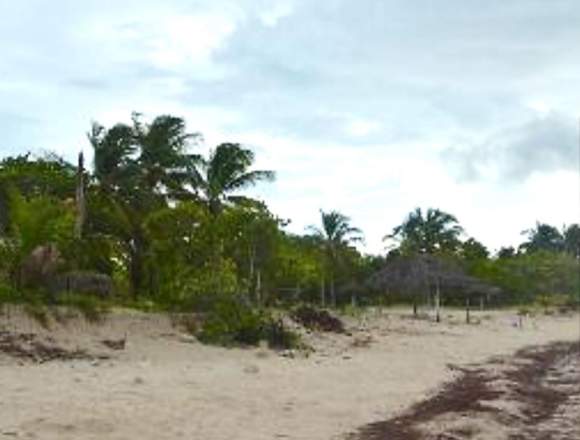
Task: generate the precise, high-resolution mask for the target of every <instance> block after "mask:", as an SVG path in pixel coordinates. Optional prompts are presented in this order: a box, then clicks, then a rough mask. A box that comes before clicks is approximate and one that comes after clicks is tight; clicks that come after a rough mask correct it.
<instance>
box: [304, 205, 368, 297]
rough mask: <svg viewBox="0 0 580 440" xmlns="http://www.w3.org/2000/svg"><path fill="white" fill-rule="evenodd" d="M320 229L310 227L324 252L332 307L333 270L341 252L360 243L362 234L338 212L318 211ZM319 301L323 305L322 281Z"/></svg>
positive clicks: (333, 292) (333, 295) (333, 294)
mask: <svg viewBox="0 0 580 440" xmlns="http://www.w3.org/2000/svg"><path fill="white" fill-rule="evenodd" d="M320 218H321V223H322V227H321V228H319V227H317V226H310V227H309V228H308V229H310V230H311V231H312V233H313V235H314V236H315V237H316V238H317V239H318V240H319V241H320V243H321V245H322V248H323V250H324V256H325V259H326V264H327V272H328V277H329V284H330V299H331V303H332V305H333V306H335V305H336V292H335V286H334V281H335V270H336V266H337V265H338V264H339V262H340V256H341V253H342V251H343V250H344V249H345V248H347V247H348V246H349V245H351V244H353V243H354V242H357V241H362V240H363V237H362V232H361V230H360V229H358V228H355V227H353V226H351V225H350V218H348V217H347V216H345V215H343V214H341V213H340V212H338V211H330V212H324V211H322V210H321V211H320ZM321 301H322V304H323V305H324V303H325V289H324V279H323V280H322V287H321Z"/></svg>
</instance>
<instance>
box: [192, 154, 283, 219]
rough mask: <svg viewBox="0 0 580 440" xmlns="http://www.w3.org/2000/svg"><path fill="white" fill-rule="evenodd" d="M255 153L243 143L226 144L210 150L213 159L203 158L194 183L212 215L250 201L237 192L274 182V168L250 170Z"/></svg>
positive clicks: (210, 157) (194, 177)
mask: <svg viewBox="0 0 580 440" xmlns="http://www.w3.org/2000/svg"><path fill="white" fill-rule="evenodd" d="M253 163H254V153H253V152H252V151H251V150H248V149H245V148H242V147H241V146H240V144H232V143H224V144H220V145H218V146H217V148H216V149H215V150H214V151H212V152H211V153H210V156H209V159H207V160H206V159H200V160H199V165H200V166H199V170H198V171H197V172H196V173H195V175H194V176H193V182H192V184H193V185H194V186H195V187H197V188H199V190H200V191H201V197H202V199H203V200H204V202H205V203H206V204H207V207H208V209H209V211H210V213H211V214H212V215H214V216H215V215H218V214H219V213H220V212H221V211H222V209H223V207H224V205H227V204H230V203H233V204H236V203H240V202H244V201H248V200H250V199H248V198H247V197H244V196H240V195H239V194H238V195H236V192H237V191H239V190H241V189H244V188H248V187H250V186H254V185H255V184H256V183H258V182H260V181H272V180H274V178H275V174H274V172H273V171H264V170H250V167H251V166H252V164H253Z"/></svg>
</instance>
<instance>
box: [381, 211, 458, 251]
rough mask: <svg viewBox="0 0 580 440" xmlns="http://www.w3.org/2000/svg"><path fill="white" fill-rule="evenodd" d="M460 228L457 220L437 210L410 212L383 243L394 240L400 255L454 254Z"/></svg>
mask: <svg viewBox="0 0 580 440" xmlns="http://www.w3.org/2000/svg"><path fill="white" fill-rule="evenodd" d="M462 233H463V228H462V227H461V226H460V225H459V223H458V221H457V218H456V217H455V216H453V215H451V214H448V213H446V212H443V211H441V210H439V209H432V208H429V209H428V210H427V212H426V213H425V214H423V211H422V210H421V208H417V209H415V211H413V212H411V213H410V214H409V215H408V216H407V218H406V219H405V221H404V222H403V223H402V224H400V225H399V226H397V227H395V228H394V229H393V232H392V233H391V234H390V235H387V236H385V238H384V239H385V240H394V241H395V242H396V243H397V244H398V247H399V251H400V253H402V254H406V255H410V254H417V253H425V254H434V253H454V252H455V251H456V250H457V249H458V248H459V246H460V240H459V237H460V236H461V234H462Z"/></svg>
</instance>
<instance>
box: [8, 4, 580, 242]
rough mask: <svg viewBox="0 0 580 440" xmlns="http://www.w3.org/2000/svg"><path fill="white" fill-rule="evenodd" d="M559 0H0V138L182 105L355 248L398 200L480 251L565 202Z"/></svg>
mask: <svg viewBox="0 0 580 440" xmlns="http://www.w3.org/2000/svg"><path fill="white" fill-rule="evenodd" d="M578 23H580V3H579V2H578V1H577V0H550V1H547V0H511V1H505V0H487V1H485V2H483V1H479V0H445V1H436V0H431V1H427V0H414V1H408V0H361V1H359V2H353V1H346V0H324V1H316V2H315V1H312V0H280V1H276V0H270V1H265V0H236V1H228V0H207V1H192V0H165V1H163V2H160V1H158V0H155V1H152V0H139V1H136V0H124V1H123V2H118V1H115V2H113V1H108V0H99V1H95V0H83V1H82V2H79V1H74V0H52V1H48V0H27V1H21V2H15V1H11V2H9V1H4V0H2V1H0V132H1V133H2V139H1V140H0V156H5V155H9V154H18V153H24V152H26V151H33V152H36V153H40V152H43V151H55V152H57V153H59V154H61V155H63V156H64V157H66V158H67V159H70V160H74V157H75V156H76V154H77V153H78V152H79V151H80V150H84V151H85V153H86V154H87V155H88V156H89V157H90V146H89V144H88V141H87V139H86V133H87V131H88V130H89V128H90V125H91V122H92V121H98V122H99V123H101V124H103V125H105V126H111V125H112V124H115V123H117V122H127V121H129V119H130V115H131V112H133V111H138V112H141V113H143V115H144V118H145V119H152V118H153V117H155V116H157V115H161V114H172V115H175V116H182V117H184V118H185V119H186V121H187V124H188V129H190V130H191V131H192V132H201V133H203V135H204V139H205V145H204V146H203V147H198V148H200V149H202V150H203V149H206V150H207V149H208V148H211V147H213V146H215V145H217V144H219V143H220V142H226V141H230V142H240V143H243V144H245V145H247V146H249V147H251V148H252V149H254V151H255V152H256V157H257V162H256V166H257V167H258V168H262V169H273V170H275V171H276V172H277V180H276V182H275V183H273V184H265V185H260V186H259V187H257V188H255V189H252V190H251V191H250V192H251V194H252V195H254V196H255V197H258V198H261V199H264V200H265V201H266V202H267V203H268V205H269V206H270V207H271V210H272V211H273V212H274V213H276V214H277V215H279V216H280V217H282V218H286V219H290V220H291V224H290V225H289V229H290V230H291V231H293V232H298V233H300V232H304V228H305V227H306V226H307V225H311V224H316V223H317V222H319V217H320V209H323V210H331V209H335V210H338V211H340V212H342V213H344V214H345V215H347V216H349V217H350V218H351V220H352V224H353V225H355V226H358V227H359V228H361V229H362V230H363V231H364V233H365V237H366V245H365V246H364V250H365V251H366V252H372V253H379V252H383V250H384V247H385V243H384V242H383V241H382V238H383V236H385V235H386V234H388V233H390V232H391V231H392V229H393V228H394V227H395V226H396V225H397V224H400V223H401V222H402V221H403V220H404V219H405V217H406V215H407V214H408V212H409V211H411V210H412V209H414V208H415V207H422V208H424V209H425V208H428V207H434V208H439V209H442V210H444V211H447V212H450V213H452V214H454V215H455V216H456V217H457V218H458V220H459V222H460V223H461V224H462V225H463V227H464V228H465V231H466V237H474V238H476V239H478V240H480V241H481V242H483V243H484V244H485V245H487V246H488V247H489V248H490V249H491V250H495V249H498V248H499V247H501V246H504V245H517V244H519V243H520V242H521V241H522V240H523V239H524V237H523V236H522V235H521V233H522V231H523V230H526V229H529V228H531V227H533V226H534V225H535V222H536V221H540V222H547V223H551V224H554V225H556V226H558V227H562V226H563V225H564V224H570V223H574V222H578V220H579V217H580V192H579V191H580V181H579V177H578V173H579V169H578V167H579V165H578V164H579V157H578V154H579V153H578V136H579V135H578V118H579V116H580V112H579V110H580V109H579V106H580V57H579V56H578V53H579V52H578V42H579V41H580V26H578Z"/></svg>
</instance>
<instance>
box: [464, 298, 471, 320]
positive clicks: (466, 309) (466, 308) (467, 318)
mask: <svg viewBox="0 0 580 440" xmlns="http://www.w3.org/2000/svg"><path fill="white" fill-rule="evenodd" d="M465 322H466V323H467V324H469V323H470V319H469V297H468V298H467V299H466V300H465Z"/></svg>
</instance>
